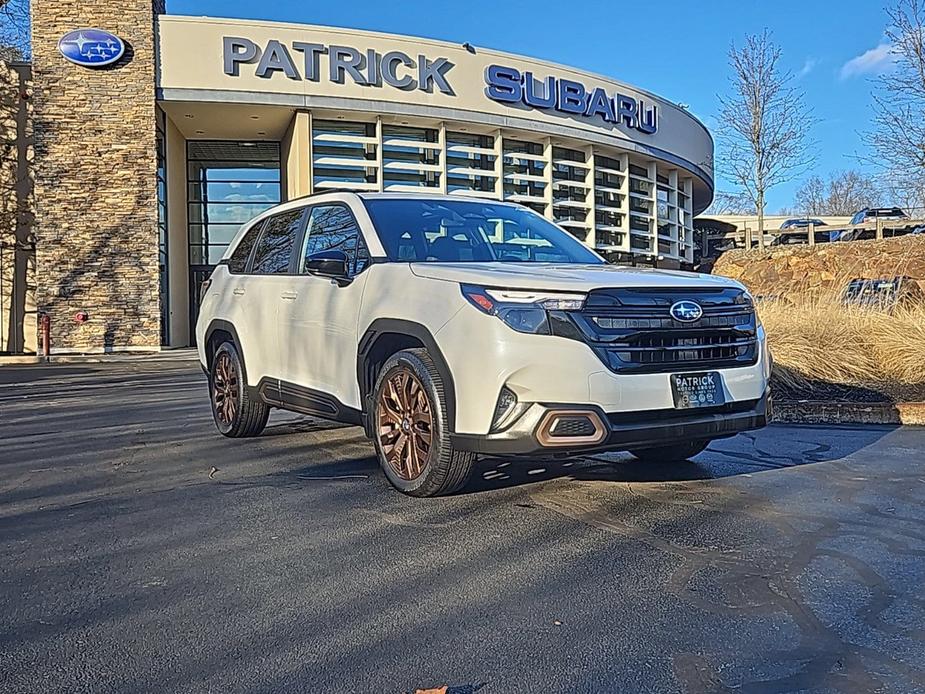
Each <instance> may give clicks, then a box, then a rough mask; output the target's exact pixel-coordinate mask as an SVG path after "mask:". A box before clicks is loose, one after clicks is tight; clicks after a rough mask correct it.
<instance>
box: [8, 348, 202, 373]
mask: <svg viewBox="0 0 925 694" xmlns="http://www.w3.org/2000/svg"><path fill="white" fill-rule="evenodd" d="M198 359H199V356H198V354H197V352H196V350H195V349H177V350H165V351H162V352H114V353H107V354H102V353H101V354H52V355H51V357H50V358H49V359H48V360H46V359H45V358H44V357H39V356H35V355H16V356H4V357H0V368H2V367H4V366H29V365H32V366H35V365H44V364H49V365H52V366H54V365H55V364H114V363H115V364H118V363H134V362H150V361H157V362H177V363H183V362H194V361H197V360H198Z"/></svg>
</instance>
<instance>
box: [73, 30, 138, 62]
mask: <svg viewBox="0 0 925 694" xmlns="http://www.w3.org/2000/svg"><path fill="white" fill-rule="evenodd" d="M58 50H59V51H60V52H61V55H63V56H64V57H65V58H67V59H68V60H70V61H71V62H72V63H74V64H75V65H81V66H83V67H102V66H103V65H112V64H113V63H114V62H116V61H117V60H119V58H121V57H122V56H123V55H125V42H124V41H123V40H122V39H120V38H119V37H118V36H116V35H115V34H110V33H109V32H108V31H103V30H102V29H77V30H76V31H72V32H70V33H67V34H65V35H64V36H62V37H61V40H60V41H58Z"/></svg>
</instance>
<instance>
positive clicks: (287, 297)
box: [279, 292, 299, 301]
mask: <svg viewBox="0 0 925 694" xmlns="http://www.w3.org/2000/svg"><path fill="white" fill-rule="evenodd" d="M298 297H299V293H298V292H282V293H281V294H280V295H279V298H280V299H285V300H286V301H294V300H295V299H297V298H298Z"/></svg>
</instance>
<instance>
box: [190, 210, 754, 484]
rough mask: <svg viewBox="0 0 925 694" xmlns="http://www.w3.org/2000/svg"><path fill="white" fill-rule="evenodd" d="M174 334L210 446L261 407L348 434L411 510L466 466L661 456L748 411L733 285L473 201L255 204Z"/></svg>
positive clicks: (743, 296)
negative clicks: (195, 372)
mask: <svg viewBox="0 0 925 694" xmlns="http://www.w3.org/2000/svg"><path fill="white" fill-rule="evenodd" d="M196 338H197V341H198V345H199V358H200V360H201V362H202V365H203V368H204V369H205V371H206V373H207V374H208V377H209V384H210V390H211V395H212V411H213V414H214V417H215V423H216V425H217V426H218V429H219V431H221V433H223V434H224V435H226V436H233V437H241V436H256V435H258V434H259V433H260V432H261V431H262V430H263V428H264V426H265V425H266V422H267V417H268V415H269V411H270V408H271V407H279V408H283V409H287V410H294V411H296V412H302V413H307V414H311V415H315V416H319V417H326V418H330V419H334V420H338V421H341V422H349V423H352V424H359V425H362V426H363V428H364V429H365V431H366V434H367V436H369V437H370V438H372V440H373V442H374V444H375V447H376V452H377V454H378V457H379V462H380V464H381V466H382V469H383V471H384V472H385V474H386V476H387V477H388V479H389V481H390V482H391V483H392V484H393V485H394V486H395V487H397V488H398V489H399V490H400V491H402V492H405V493H407V494H413V495H417V496H432V495H437V494H447V493H450V492H453V491H455V490H457V489H459V488H460V487H462V486H463V484H464V483H465V481H466V479H467V477H468V476H469V473H470V470H471V469H472V465H473V462H474V460H475V458H476V456H477V455H478V454H484V455H503V456H520V455H524V456H536V455H544V454H546V455H549V454H555V455H563V454H575V453H586V452H589V451H600V450H628V451H631V452H632V453H633V454H634V455H636V456H637V457H640V458H643V459H652V460H683V459H686V458H689V457H691V456H694V455H696V454H697V453H699V452H701V451H702V450H703V449H704V448H705V447H706V446H707V444H708V443H709V442H710V441H711V440H712V439H717V438H722V437H726V436H732V435H734V434H736V433H737V432H740V431H745V430H747V429H755V428H758V427H761V426H764V425H765V423H766V421H767V418H768V407H769V398H768V379H769V375H770V356H769V354H768V351H767V347H766V344H765V338H764V330H763V329H762V327H761V325H760V323H759V321H758V319H757V316H756V313H755V308H754V305H753V303H752V298H751V296H750V295H749V294H748V292H746V291H745V289H744V288H743V287H742V285H740V284H738V283H736V282H734V281H732V280H728V279H724V278H721V277H714V276H710V275H696V274H689V273H682V272H671V271H663V270H641V269H635V268H623V267H616V266H613V265H609V264H607V263H606V262H605V261H604V260H603V259H602V258H601V257H600V256H598V255H597V254H595V253H594V252H593V251H591V250H589V249H588V248H587V247H585V246H584V245H583V244H581V243H580V242H578V241H577V240H576V239H575V238H573V237H572V236H571V235H570V234H568V233H567V232H565V231H563V230H562V229H560V228H559V227H557V226H555V225H554V224H552V223H551V222H549V221H547V220H546V219H544V218H543V217H541V216H540V215H538V214H536V213H535V212H533V211H532V210H529V209H527V208H525V207H522V206H519V205H514V204H510V203H503V202H494V201H489V200H479V199H473V198H462V197H456V196H452V197H448V196H437V195H411V194H389V193H379V194H356V193H323V194H319V195H313V196H309V197H307V198H302V199H299V200H294V201H292V202H289V203H286V204H283V205H280V206H278V207H275V208H273V209H271V210H269V211H267V212H265V213H263V214H262V215H260V216H259V217H257V218H256V219H254V220H253V221H252V222H250V223H249V224H247V225H246V226H245V227H244V228H243V229H242V230H241V231H240V233H239V234H238V235H237V237H236V238H235V240H234V242H232V244H231V246H230V247H229V249H228V252H227V253H226V254H225V257H224V258H223V260H222V261H221V263H220V264H219V266H218V267H217V268H216V270H215V272H214V273H213V274H212V277H211V279H210V280H209V282H208V283H207V284H206V286H205V287H204V288H203V293H202V304H201V309H200V315H199V323H198V326H197V329H196Z"/></svg>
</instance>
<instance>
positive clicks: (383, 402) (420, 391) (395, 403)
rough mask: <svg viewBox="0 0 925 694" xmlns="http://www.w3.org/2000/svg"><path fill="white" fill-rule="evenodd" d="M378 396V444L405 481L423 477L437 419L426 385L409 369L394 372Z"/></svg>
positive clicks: (387, 460) (387, 459)
mask: <svg viewBox="0 0 925 694" xmlns="http://www.w3.org/2000/svg"><path fill="white" fill-rule="evenodd" d="M384 386H385V387H383V388H382V390H381V393H380V395H379V408H378V409H379V412H378V419H379V443H380V444H381V446H382V453H383V455H384V456H385V459H386V462H388V464H389V466H390V467H391V468H392V470H394V471H395V474H397V475H398V476H399V477H401V478H402V479H403V480H409V481H410V480H414V479H417V478H418V477H420V476H421V473H422V472H423V471H424V468H425V467H426V466H427V459H428V456H429V455H430V450H431V445H432V444H433V431H434V429H433V426H434V417H433V412H432V411H431V407H430V401H429V400H428V398H427V394H426V393H425V392H424V386H423V385H421V381H420V380H419V379H418V377H417V376H416V375H415V374H414V373H413V372H412V371H411V369H408V368H401V369H399V370H397V371H396V372H395V373H393V374H392V375H391V376H390V377H389V380H388V382H386V383H385V384H384Z"/></svg>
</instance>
